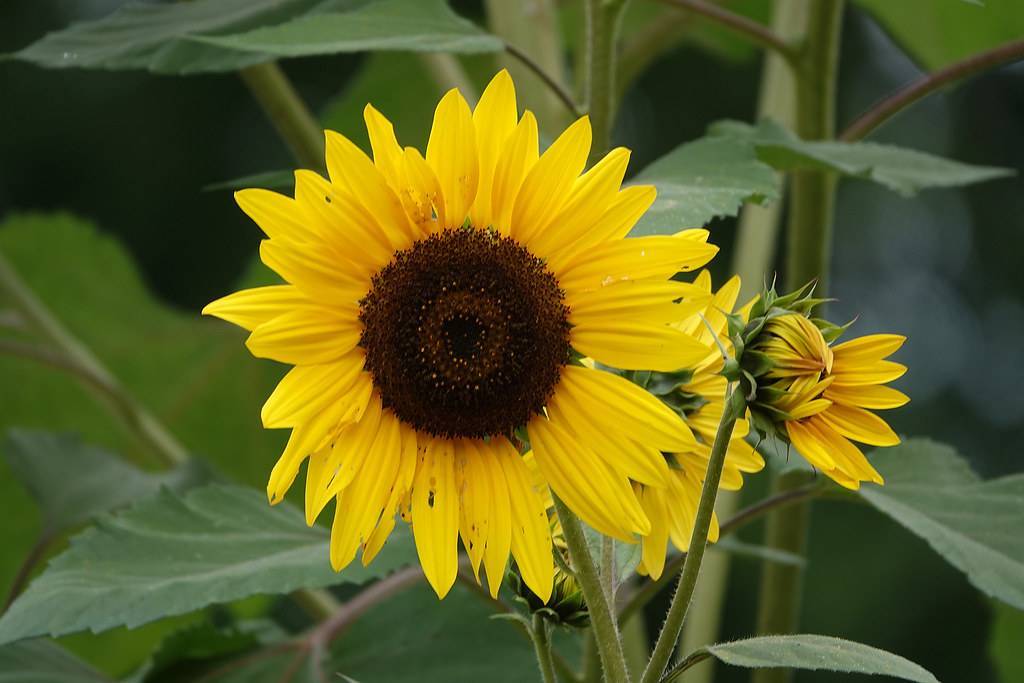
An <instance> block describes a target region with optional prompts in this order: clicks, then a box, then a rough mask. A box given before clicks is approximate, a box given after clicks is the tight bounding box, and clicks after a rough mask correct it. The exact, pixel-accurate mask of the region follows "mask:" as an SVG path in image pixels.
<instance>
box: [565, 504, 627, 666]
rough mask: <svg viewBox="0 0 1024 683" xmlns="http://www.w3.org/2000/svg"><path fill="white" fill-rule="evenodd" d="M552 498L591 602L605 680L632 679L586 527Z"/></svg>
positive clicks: (577, 573) (574, 565) (573, 563)
mask: <svg viewBox="0 0 1024 683" xmlns="http://www.w3.org/2000/svg"><path fill="white" fill-rule="evenodd" d="M552 498H553V499H554V501H555V510H557V511H558V520H559V521H560V522H561V524H562V533H563V534H564V536H565V544H566V545H567V546H568V547H569V558H570V559H571V560H572V567H573V570H574V571H575V572H576V580H577V581H579V584H580V589H581V590H582V591H583V598H584V599H585V600H586V601H587V609H588V610H589V612H590V628H591V630H592V631H593V633H594V639H595V641H596V642H597V652H598V654H599V655H600V657H601V666H602V667H604V680H605V681H606V683H624V682H628V681H629V680H630V679H629V673H628V671H627V670H626V658H625V657H624V656H623V653H622V642H621V640H620V639H619V628H618V625H617V623H616V620H615V616H614V614H613V612H612V608H611V605H610V604H609V603H608V600H607V598H606V596H605V593H604V587H603V586H602V585H601V576H600V575H599V574H598V570H597V567H596V566H595V565H594V558H593V557H592V556H591V555H590V550H589V549H588V548H587V539H586V537H585V536H584V535H583V526H582V525H581V524H580V520H579V519H578V518H577V517H576V515H574V514H573V512H572V511H571V510H570V509H569V508H568V507H566V505H565V503H563V502H562V501H561V499H560V498H559V497H558V496H557V495H554V494H552Z"/></svg>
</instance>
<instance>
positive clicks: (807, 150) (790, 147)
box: [709, 120, 1014, 196]
mask: <svg viewBox="0 0 1024 683" xmlns="http://www.w3.org/2000/svg"><path fill="white" fill-rule="evenodd" d="M709 132H710V133H711V134H713V135H720V136H722V137H725V138H735V139H743V140H749V141H751V142H752V143H753V144H754V145H755V147H756V148H757V155H758V157H759V158H760V159H761V160H762V161H764V162H765V163H767V164H770V165H771V166H773V167H775V168H778V169H783V170H794V169H820V170H828V171H836V172H838V173H841V174H843V175H846V176H851V177H856V178H864V179H866V180H872V181H874V182H876V183H878V184H880V185H883V186H885V187H888V188H889V189H890V190H893V191H895V192H899V193H900V194H902V195H907V196H909V195H913V194H914V193H916V192H917V191H919V190H923V189H926V188H930V187H959V186H962V185H970V184H973V183H980V182H983V181H986V180H992V179H995V178H1003V177H1006V176H1009V175H1013V174H1014V171H1013V170H1011V169H1007V168H995V167H992V166H972V165H970V164H963V163H960V162H959V161H952V160H950V159H944V158H942V157H937V156H934V155H931V154H926V153H924V152H918V151H917V150H912V149H905V148H902V147H894V146H892V145H880V144H877V143H874V142H854V143H847V142H833V141H829V142H811V141H807V140H801V139H799V138H798V137H796V136H795V135H794V134H793V133H791V132H790V131H788V130H786V129H785V128H783V127H782V126H780V125H779V124H778V123H775V122H774V121H771V120H765V121H762V122H761V123H759V124H758V125H757V126H751V125H749V124H745V123H739V122H737V121H722V122H719V123H716V124H713V125H712V126H711V128H710V129H709Z"/></svg>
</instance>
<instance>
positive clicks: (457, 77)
mask: <svg viewBox="0 0 1024 683" xmlns="http://www.w3.org/2000/svg"><path fill="white" fill-rule="evenodd" d="M419 58H420V62H421V63H422V64H423V66H424V67H425V68H426V69H427V72H428V73H430V76H431V78H433V79H434V82H435V83H437V87H438V88H440V90H441V92H447V91H448V90H449V89H451V88H458V89H459V92H460V93H462V96H463V97H465V98H466V100H467V101H468V102H469V104H470V106H473V105H475V104H476V101H477V100H478V99H480V96H479V94H478V93H477V91H476V86H475V85H473V81H472V79H471V78H470V77H469V74H468V73H466V70H465V69H464V68H463V67H462V62H460V61H459V58H458V57H456V56H455V55H453V54H449V53H447V52H421V53H420V54H419Z"/></svg>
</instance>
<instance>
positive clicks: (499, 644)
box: [203, 583, 537, 683]
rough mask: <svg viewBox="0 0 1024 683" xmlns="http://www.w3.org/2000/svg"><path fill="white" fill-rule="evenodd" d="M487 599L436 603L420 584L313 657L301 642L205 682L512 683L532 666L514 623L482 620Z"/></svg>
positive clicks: (246, 657) (461, 590)
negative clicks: (290, 674) (289, 675)
mask: <svg viewBox="0 0 1024 683" xmlns="http://www.w3.org/2000/svg"><path fill="white" fill-rule="evenodd" d="M493 613H494V608H493V606H492V604H491V600H490V598H488V597H486V596H484V595H483V594H482V593H479V592H477V591H473V590H471V589H469V588H467V587H465V586H463V585H462V584H456V585H455V587H454V588H452V591H451V592H450V593H449V594H448V596H447V597H446V598H445V599H444V600H443V601H440V602H439V601H438V600H437V596H435V595H434V593H433V592H432V591H431V590H430V589H429V588H428V587H427V586H426V584H425V583H421V584H420V585H417V586H413V587H411V588H409V589H407V590H405V591H402V592H400V593H398V594H397V595H394V596H392V597H391V598H389V599H387V600H386V601H384V602H381V603H378V604H375V605H373V607H371V608H370V609H369V610H368V611H367V612H366V613H364V614H363V615H361V616H360V617H359V618H358V619H356V620H355V622H354V623H352V624H351V625H349V626H348V627H347V628H345V630H344V631H342V632H341V633H340V634H339V635H338V637H337V638H336V639H335V640H334V641H333V642H331V643H329V644H328V648H325V649H324V650H323V651H321V652H319V654H320V655H321V656H320V657H319V658H315V657H313V656H311V655H315V654H317V651H316V650H311V649H310V648H309V647H308V646H307V644H308V643H307V641H305V640H303V639H302V638H300V639H297V640H293V641H287V642H277V643H271V644H269V646H268V647H266V648H264V649H263V650H262V651H250V652H249V653H246V654H243V655H242V656H240V657H238V658H237V659H235V660H234V661H232V662H222V661H221V662H218V663H217V665H216V668H215V670H214V671H213V672H212V673H209V674H207V676H205V677H203V680H204V681H207V682H208V683H235V682H237V683H278V682H279V681H281V680H282V675H283V674H285V673H286V672H289V671H291V672H293V673H294V675H295V677H294V678H292V679H290V680H292V681H293V683H298V682H301V683H307V682H308V683H315V682H317V681H346V680H353V681H359V682H360V683H379V682H382V681H387V683H434V682H436V683H442V682H444V683H448V681H488V683H506V682H507V683H519V682H520V681H530V680H536V679H537V665H536V663H535V661H534V658H533V653H532V650H531V648H530V645H529V643H528V641H527V640H526V639H525V638H523V637H522V634H517V633H516V630H517V629H518V628H519V626H518V625H517V624H515V623H513V622H511V621H508V620H495V619H490V618H489V617H490V616H491V615H492V614H493Z"/></svg>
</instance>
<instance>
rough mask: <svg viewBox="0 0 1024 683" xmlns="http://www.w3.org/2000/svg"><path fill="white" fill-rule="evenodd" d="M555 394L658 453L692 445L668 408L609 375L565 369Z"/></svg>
mask: <svg viewBox="0 0 1024 683" xmlns="http://www.w3.org/2000/svg"><path fill="white" fill-rule="evenodd" d="M557 391H558V392H559V393H562V392H563V391H565V392H568V394H569V395H570V396H571V397H572V399H573V401H574V402H575V403H576V405H578V406H580V407H581V408H583V409H585V410H587V411H588V412H589V413H590V415H591V416H592V417H593V418H594V419H595V420H597V421H598V422H601V423H604V424H612V425H619V426H620V427H621V429H622V431H623V432H625V433H627V434H630V435H631V436H632V438H633V439H635V440H637V441H639V442H640V443H643V444H645V445H648V446H653V447H655V448H657V449H659V450H662V451H683V450H686V449H688V448H689V447H690V446H692V445H693V444H694V443H696V439H694V436H693V433H692V432H691V431H690V429H689V427H687V426H686V423H685V422H683V420H682V418H680V417H679V415H677V414H676V413H675V412H673V411H672V409H671V408H669V407H668V406H666V405H665V404H664V403H662V402H661V401H660V400H658V399H657V398H655V397H654V396H653V395H652V394H650V393H648V392H647V391H645V390H643V389H641V388H640V387H638V386H637V385H635V384H633V383H632V382H630V381H629V380H627V379H624V378H622V377H619V376H617V375H613V374H611V373H610V372H604V371H603V370H591V369H590V368H582V367H576V366H571V365H570V366H567V367H565V368H563V369H562V382H561V384H560V385H559V386H558V388H557Z"/></svg>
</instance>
